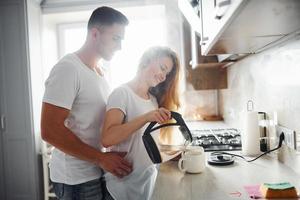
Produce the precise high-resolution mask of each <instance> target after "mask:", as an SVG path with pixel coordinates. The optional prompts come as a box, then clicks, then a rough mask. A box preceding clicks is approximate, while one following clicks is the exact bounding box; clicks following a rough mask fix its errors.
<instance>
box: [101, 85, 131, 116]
mask: <svg viewBox="0 0 300 200" xmlns="http://www.w3.org/2000/svg"><path fill="white" fill-rule="evenodd" d="M127 105H128V93H127V91H126V89H125V88H124V87H119V88H117V89H115V90H114V91H113V92H112V93H111V95H110V96H109V98H108V101H107V106H106V111H108V110H110V109H112V108H117V109H120V110H121V111H122V112H123V113H124V115H126V114H127Z"/></svg>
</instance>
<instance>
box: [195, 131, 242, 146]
mask: <svg viewBox="0 0 300 200" xmlns="http://www.w3.org/2000/svg"><path fill="white" fill-rule="evenodd" d="M191 133H192V136H193V142H192V145H196V146H202V147H203V148H204V150H205V151H238V150H241V149H242V143H241V133H240V131H239V130H238V129H234V128H226V129H202V130H191Z"/></svg>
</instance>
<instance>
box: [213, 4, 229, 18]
mask: <svg viewBox="0 0 300 200" xmlns="http://www.w3.org/2000/svg"><path fill="white" fill-rule="evenodd" d="M230 4H231V0H222V1H220V2H219V3H217V4H216V15H215V18H216V19H219V20H220V19H222V17H223V16H224V15H225V14H226V11H227V9H228V6H229V5H230Z"/></svg>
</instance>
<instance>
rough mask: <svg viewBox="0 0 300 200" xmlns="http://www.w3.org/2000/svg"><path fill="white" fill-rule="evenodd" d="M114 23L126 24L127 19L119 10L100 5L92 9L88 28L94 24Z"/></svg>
mask: <svg viewBox="0 0 300 200" xmlns="http://www.w3.org/2000/svg"><path fill="white" fill-rule="evenodd" d="M114 23H117V24H122V25H128V23H129V21H128V19H127V17H126V16H125V15H123V14H122V13H121V12H119V11H117V10H115V9H113V8H110V7H106V6H102V7H99V8H97V9H95V10H94V11H93V13H92V15H91V17H90V19H89V22H88V30H90V29H91V28H93V27H94V26H95V25H113V24H114Z"/></svg>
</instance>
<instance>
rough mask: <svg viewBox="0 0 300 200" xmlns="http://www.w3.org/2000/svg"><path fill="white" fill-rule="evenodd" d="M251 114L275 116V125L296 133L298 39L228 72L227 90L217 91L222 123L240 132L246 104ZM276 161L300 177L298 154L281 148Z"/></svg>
mask: <svg viewBox="0 0 300 200" xmlns="http://www.w3.org/2000/svg"><path fill="white" fill-rule="evenodd" d="M249 100H251V101H253V105H254V110H255V111H264V112H267V113H268V115H269V116H272V115H273V113H274V112H277V118H278V124H280V125H282V126H286V127H288V128H290V129H294V130H296V131H297V133H300V123H299V122H300V36H297V37H295V38H294V39H292V40H289V41H288V42H286V43H284V44H281V45H278V46H276V47H274V48H272V49H268V50H266V51H264V52H261V53H259V54H254V55H251V56H248V57H246V58H245V59H243V60H241V61H239V62H237V63H235V64H234V65H232V66H230V67H229V68H228V89H224V90H220V91H219V110H220V113H221V115H223V117H224V119H225V121H226V122H227V123H228V124H230V125H232V126H235V127H238V128H242V120H243V118H244V115H245V112H246V111H247V102H248V101H249ZM278 158H279V160H280V161H282V162H283V163H285V164H286V165H288V166H289V167H291V168H292V169H293V170H295V171H296V172H297V173H300V154H299V153H297V152H296V151H294V150H290V149H288V148H283V149H282V150H280V152H279V154H278Z"/></svg>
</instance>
